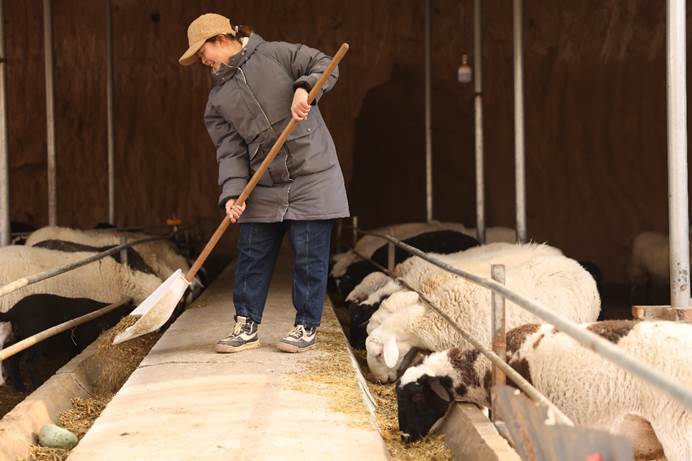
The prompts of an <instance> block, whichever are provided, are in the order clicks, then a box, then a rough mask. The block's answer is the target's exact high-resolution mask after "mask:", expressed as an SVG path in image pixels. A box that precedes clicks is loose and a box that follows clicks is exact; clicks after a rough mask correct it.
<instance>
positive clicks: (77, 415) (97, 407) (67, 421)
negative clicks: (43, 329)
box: [28, 316, 162, 461]
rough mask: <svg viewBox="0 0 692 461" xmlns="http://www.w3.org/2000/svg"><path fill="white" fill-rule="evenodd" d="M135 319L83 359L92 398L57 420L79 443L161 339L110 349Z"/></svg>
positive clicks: (34, 458)
mask: <svg viewBox="0 0 692 461" xmlns="http://www.w3.org/2000/svg"><path fill="white" fill-rule="evenodd" d="M137 319H138V317H135V316H127V317H124V318H122V319H121V320H120V322H118V324H117V325H115V326H114V327H112V328H110V329H109V330H106V331H105V332H103V333H102V334H101V336H99V338H98V339H97V340H96V351H95V352H94V353H93V354H92V355H91V356H90V357H88V358H87V359H86V360H88V363H86V364H85V365H86V366H87V369H89V370H90V371H91V373H90V374H91V376H90V379H92V385H93V389H94V395H93V396H92V397H90V398H87V399H80V398H75V399H72V407H71V408H69V409H67V410H65V411H63V412H62V413H61V414H60V416H59V417H58V421H59V424H60V425H61V426H63V427H64V428H66V429H68V430H70V431H72V432H73V433H74V434H75V435H77V437H78V438H79V439H80V440H81V438H82V437H83V436H84V434H86V432H87V431H88V430H89V428H90V427H91V425H92V424H93V423H94V421H95V420H96V418H98V416H99V415H100V414H101V411H103V409H104V408H105V407H106V405H107V404H108V402H109V401H110V400H111V398H112V397H113V395H114V394H115V392H117V391H118V389H120V387H121V386H122V385H123V384H124V383H125V380H127V378H128V377H129V376H130V375H131V374H132V372H133V371H134V370H135V369H136V368H137V366H138V365H139V363H140V362H141V361H142V358H143V357H144V356H145V355H146V354H147V353H148V352H149V350H150V349H151V348H152V346H153V345H154V344H155V343H156V341H157V340H158V339H159V338H160V337H161V334H162V333H161V332H157V333H151V334H148V335H145V336H140V337H139V338H136V339H133V340H130V341H126V342H124V343H121V344H117V345H113V338H114V337H115V335H117V334H118V333H120V332H121V331H123V330H124V329H125V328H127V327H129V326H130V325H133V324H134V323H135V322H136V321H137ZM30 450H31V451H30V456H29V458H28V460H29V461H63V460H64V459H66V458H67V457H68V456H69V454H70V451H71V450H63V449H58V448H46V447H40V446H37V445H34V446H32V447H31V449H30Z"/></svg>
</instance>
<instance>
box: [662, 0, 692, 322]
mask: <svg viewBox="0 0 692 461" xmlns="http://www.w3.org/2000/svg"><path fill="white" fill-rule="evenodd" d="M685 36H686V31H685V0H668V1H667V40H666V54H667V66H666V70H667V85H666V90H667V91H666V93H667V98H668V227H669V238H670V302H671V306H672V307H675V308H679V309H689V308H690V253H689V244H690V242H689V221H688V210H687V206H688V204H687V202H688V191H687V91H686V83H687V82H686V72H685V70H686V69H685V66H686V57H685V53H686V49H685V39H686V38H685Z"/></svg>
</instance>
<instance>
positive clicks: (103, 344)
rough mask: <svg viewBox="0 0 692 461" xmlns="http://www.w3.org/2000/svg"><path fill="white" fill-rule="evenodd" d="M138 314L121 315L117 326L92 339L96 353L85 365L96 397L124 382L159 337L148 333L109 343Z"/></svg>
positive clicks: (107, 392) (109, 391) (115, 388)
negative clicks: (89, 369) (91, 373)
mask: <svg viewBox="0 0 692 461" xmlns="http://www.w3.org/2000/svg"><path fill="white" fill-rule="evenodd" d="M137 319H139V317H138V316H133V315H128V316H127V317H123V318H122V319H121V320H120V322H118V324H117V325H115V326H114V327H113V328H111V329H109V330H107V331H105V332H104V333H103V334H101V336H99V338H98V339H97V340H96V352H95V353H94V354H93V355H92V356H91V357H89V359H88V360H89V361H90V362H91V364H90V366H89V368H91V369H92V370H94V375H95V376H91V377H90V378H91V379H93V381H92V383H93V385H94V392H95V394H96V395H97V396H110V395H112V394H114V393H115V392H116V391H117V390H118V389H120V387H121V386H122V385H123V384H124V383H125V380H126V379H127V378H128V377H129V376H130V375H131V374H132V372H133V371H135V369H136V368H137V366H138V365H139V362H141V361H142V357H144V356H145V355H146V354H147V353H148V352H149V350H150V349H151V348H152V346H153V345H154V344H155V343H156V341H158V339H159V338H160V337H161V334H162V333H161V332H157V333H150V334H148V335H144V336H140V337H138V338H135V339H132V340H130V341H125V342H124V343H120V344H117V345H113V338H114V337H115V336H116V335H117V334H118V333H120V332H121V331H123V330H125V329H126V328H127V327H129V326H131V325H134V323H135V322H136V321H137Z"/></svg>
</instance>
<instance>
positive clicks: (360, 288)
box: [346, 272, 392, 303]
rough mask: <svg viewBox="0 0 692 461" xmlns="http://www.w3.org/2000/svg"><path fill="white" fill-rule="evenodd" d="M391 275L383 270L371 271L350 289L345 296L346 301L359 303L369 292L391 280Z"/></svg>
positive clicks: (371, 292) (376, 289)
mask: <svg viewBox="0 0 692 461" xmlns="http://www.w3.org/2000/svg"><path fill="white" fill-rule="evenodd" d="M391 280H392V279H391V277H389V276H388V275H387V274H385V273H383V272H373V273H372V274H368V275H366V276H365V278H364V279H363V281H362V282H360V283H359V284H358V285H356V287H355V288H354V289H353V290H351V292H350V293H349V294H348V296H347V297H346V302H347V303H349V302H352V303H360V302H363V301H365V299H367V298H368V297H369V296H370V295H371V294H373V293H375V292H376V291H378V290H379V289H380V288H382V287H383V286H385V285H386V284H387V283H389V282H390V281H391Z"/></svg>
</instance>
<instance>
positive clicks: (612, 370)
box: [396, 320, 692, 461]
mask: <svg viewBox="0 0 692 461" xmlns="http://www.w3.org/2000/svg"><path fill="white" fill-rule="evenodd" d="M581 328H584V329H586V330H589V331H591V332H593V333H595V334H598V335H599V336H601V337H603V338H605V339H607V340H609V341H611V342H613V343H615V344H617V345H618V346H619V347H620V348H621V349H622V350H623V351H624V352H626V353H629V354H630V355H631V356H633V357H635V358H637V359H638V360H640V361H642V362H644V363H646V364H647V365H649V366H651V367H652V368H654V369H657V370H658V371H660V372H661V373H664V374H665V375H667V376H670V377H671V378H673V379H675V380H677V381H678V382H680V383H687V384H689V383H690V382H692V357H691V356H690V354H689V351H690V350H692V326H690V325H688V324H684V323H675V322H666V321H651V322H640V321H633V320H627V321H625V320H614V321H613V320H611V321H604V322H595V323H587V324H583V325H581ZM506 339H507V362H508V363H509V365H510V366H512V367H513V368H514V369H515V370H516V371H517V372H519V373H520V374H521V375H522V376H523V377H524V378H525V379H527V380H528V381H529V382H531V383H532V384H533V386H534V387H536V388H537V389H538V390H539V391H540V392H541V393H543V394H544V395H545V396H546V397H547V398H548V399H549V400H550V401H552V402H553V403H554V404H555V405H556V406H557V407H558V408H560V410H562V411H563V412H564V413H565V415H567V416H568V417H569V418H570V419H571V420H572V421H574V423H575V424H577V425H583V426H589V427H592V428H594V429H601V430H608V431H611V432H622V430H623V429H624V428H625V425H623V423H628V424H630V426H629V427H630V428H631V427H632V426H631V423H632V421H637V419H638V418H642V419H644V420H646V421H648V422H649V423H651V426H652V427H653V430H654V432H655V434H656V436H657V437H658V440H659V441H660V442H661V444H662V446H663V450H664V452H665V456H666V458H667V459H668V460H669V461H689V460H690V459H692V412H690V411H689V410H688V409H687V408H685V407H684V406H683V405H681V404H680V403H678V402H677V401H676V400H674V399H672V398H671V397H669V396H668V395H667V394H665V393H663V392H662V391H659V390H658V389H656V388H655V387H653V386H651V385H649V384H648V383H646V382H644V381H642V380H641V379H639V378H637V377H636V376H634V375H632V374H630V373H628V372H626V371H625V370H623V369H622V368H620V367H618V366H616V365H614V364H613V363H611V362H610V361H608V360H605V359H604V358H602V357H601V356H599V355H598V354H596V353H595V352H592V351H591V350H589V349H587V348H584V347H582V346H580V345H579V344H578V343H577V342H576V341H575V340H573V339H572V338H571V337H570V336H569V335H567V334H565V333H562V332H560V331H558V330H557V329H556V328H554V327H552V326H551V325H546V324H543V325H539V324H527V325H523V326H520V327H518V328H515V329H513V330H511V331H509V332H508V333H507V337H506ZM490 383H491V364H490V361H489V360H488V359H487V358H486V357H485V356H482V355H480V354H479V352H478V350H476V349H460V348H453V349H449V350H447V351H443V352H437V353H434V354H432V355H430V356H428V357H427V358H426V359H425V360H424V361H423V363H422V364H421V365H419V366H416V367H412V368H409V369H408V370H406V372H405V373H404V374H403V375H402V377H401V379H400V380H399V382H398V383H397V386H396V390H397V401H398V407H399V428H400V430H401V432H402V434H403V437H404V438H405V439H407V440H409V441H414V440H417V439H419V438H421V437H423V436H424V435H426V434H427V433H428V432H429V430H430V429H431V428H432V427H433V426H434V425H435V424H436V423H437V422H438V421H439V420H440V419H441V418H443V417H444V414H445V413H446V411H447V408H448V407H449V406H450V402H451V401H466V402H473V403H475V404H478V405H482V406H489V404H490V402H489V400H490V396H489V388H490V385H491V384H490ZM510 384H511V385H514V384H513V383H511V382H510ZM633 416H635V417H637V418H632V417H633ZM628 420H629V421H628ZM644 424H645V423H644ZM629 430H631V429H629ZM624 435H628V434H627V433H625V434H624Z"/></svg>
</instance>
